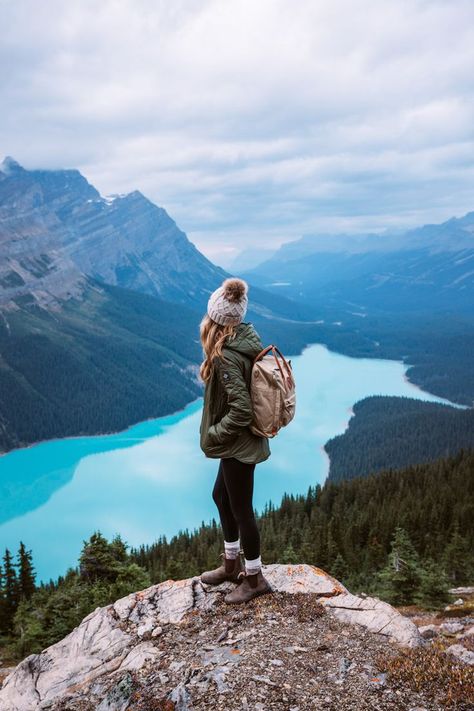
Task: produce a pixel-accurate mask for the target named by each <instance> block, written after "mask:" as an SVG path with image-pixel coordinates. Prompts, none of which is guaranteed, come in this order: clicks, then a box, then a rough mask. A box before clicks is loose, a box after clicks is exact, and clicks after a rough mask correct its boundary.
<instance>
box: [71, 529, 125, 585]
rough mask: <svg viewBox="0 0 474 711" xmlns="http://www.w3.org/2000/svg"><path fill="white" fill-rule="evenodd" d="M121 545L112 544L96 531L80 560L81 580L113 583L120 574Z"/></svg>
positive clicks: (86, 542) (85, 543)
mask: <svg viewBox="0 0 474 711" xmlns="http://www.w3.org/2000/svg"><path fill="white" fill-rule="evenodd" d="M117 551H120V545H119V544H117V542H115V543H114V544H113V545H112V544H110V543H109V542H108V541H107V539H106V538H104V536H103V535H102V534H101V533H100V531H96V532H94V533H93V534H92V536H91V537H90V539H89V540H88V541H84V547H83V549H82V552H81V556H80V558H79V570H80V575H81V578H83V579H85V580H90V581H93V580H106V581H110V582H113V581H114V580H115V579H116V578H117V575H118V574H119V572H120V561H119V560H117Z"/></svg>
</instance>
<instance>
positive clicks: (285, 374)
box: [250, 344, 296, 437]
mask: <svg viewBox="0 0 474 711" xmlns="http://www.w3.org/2000/svg"><path fill="white" fill-rule="evenodd" d="M250 397H251V400H252V406H253V420H252V423H251V424H250V430H251V431H252V432H253V433H254V434H256V435H259V436H260V437H274V436H275V435H276V434H277V433H278V431H279V430H280V429H281V427H285V426H286V425H287V424H288V423H289V422H291V420H292V419H293V417H294V415H295V406H296V396H295V380H294V377H293V371H292V367H291V360H289V361H287V360H285V358H284V356H283V355H282V354H281V352H280V351H279V350H278V348H277V347H276V346H275V345H273V344H272V345H270V346H267V347H266V348H264V349H263V351H260V353H259V354H258V355H257V356H256V357H255V358H254V361H253V365H252V372H251V376H250Z"/></svg>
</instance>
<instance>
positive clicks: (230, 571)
mask: <svg viewBox="0 0 474 711" xmlns="http://www.w3.org/2000/svg"><path fill="white" fill-rule="evenodd" d="M219 555H220V556H221V558H223V559H224V560H223V562H222V564H221V565H220V566H219V567H218V568H215V569H214V570H206V572H205V573H202V575H201V582H202V583H206V584H207V585H219V583H223V582H225V581H226V580H230V581H232V582H233V583H238V582H240V580H239V573H241V572H242V561H241V559H240V554H239V555H238V556H237V558H235V559H234V558H226V557H225V553H220V554H219Z"/></svg>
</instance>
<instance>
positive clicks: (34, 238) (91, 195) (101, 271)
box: [0, 158, 226, 304]
mask: <svg viewBox="0 0 474 711" xmlns="http://www.w3.org/2000/svg"><path fill="white" fill-rule="evenodd" d="M0 264H1V272H0V278H1V282H0V283H1V285H2V286H3V290H2V292H0V298H1V299H2V301H3V302H4V301H5V299H8V298H9V297H10V298H15V296H17V295H23V294H24V293H27V292H28V291H29V293H32V294H33V296H34V297H35V298H36V299H37V300H38V302H39V303H40V304H43V303H46V304H47V303H48V302H49V300H51V301H53V300H54V299H55V298H64V297H65V296H68V294H69V292H68V290H67V289H66V287H65V285H66V284H67V287H68V288H69V290H70V292H71V293H73V294H76V295H77V293H78V289H79V290H80V286H79V285H80V284H81V283H83V280H82V279H81V275H84V274H85V275H88V276H90V277H93V278H95V279H98V280H100V281H103V282H106V283H107V284H111V285H115V286H120V287H123V288H127V289H132V290H135V291H140V292H144V293H148V294H151V295H154V296H159V297H161V298H164V299H168V300H171V301H174V302H178V303H190V302H193V301H196V300H198V301H199V303H202V302H203V301H204V300H205V299H206V296H207V297H208V295H209V289H210V288H215V287H216V286H217V285H218V284H219V283H220V281H222V279H223V278H224V277H225V276H226V273H225V272H224V271H223V270H222V269H219V268H218V267H216V266H214V265H213V264H212V263H211V262H209V260H208V259H206V258H205V257H204V255H202V254H201V253H200V252H199V251H198V250H197V249H196V247H195V246H194V245H193V244H192V243H191V242H190V241H189V240H188V238H187V237H186V235H185V234H184V233H183V232H182V231H181V230H180V229H179V228H178V227H177V226H176V223H175V222H174V221H173V220H172V219H171V218H170V217H169V215H168V214H167V213H166V211H165V210H163V209H162V208H160V207H157V206H156V205H154V204H153V203H152V202H150V201H149V200H148V199H147V198H145V197H144V196H143V195H142V194H141V193H140V192H138V191H134V192H132V193H130V194H128V195H117V196H114V197H110V198H104V197H101V195H100V194H99V193H98V191H97V190H96V189H95V188H94V187H93V186H92V185H90V184H89V183H88V182H87V180H86V179H85V178H84V177H83V176H82V175H81V174H80V173H79V171H77V170H51V171H45V170H32V171H27V170H25V169H24V168H22V167H21V166H20V165H19V164H18V163H16V162H15V161H14V160H13V159H11V158H7V159H5V161H4V162H3V163H2V164H1V165H0Z"/></svg>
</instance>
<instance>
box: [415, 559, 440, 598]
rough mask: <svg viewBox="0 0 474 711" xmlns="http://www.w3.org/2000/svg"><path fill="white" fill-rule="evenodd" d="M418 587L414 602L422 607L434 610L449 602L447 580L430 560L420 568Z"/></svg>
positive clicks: (437, 566) (438, 567)
mask: <svg viewBox="0 0 474 711" xmlns="http://www.w3.org/2000/svg"><path fill="white" fill-rule="evenodd" d="M420 572H421V574H420V585H419V588H418V590H417V591H416V593H415V596H414V599H415V602H416V603H418V604H419V605H421V606H422V607H427V608H432V609H436V608H438V607H441V606H442V605H446V603H447V602H449V594H448V589H449V580H448V576H447V575H446V573H445V571H444V570H443V569H442V568H441V566H439V565H438V564H437V563H436V562H435V561H434V560H433V559H432V558H428V560H426V561H425V562H424V564H423V566H422V567H421V571H420Z"/></svg>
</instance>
